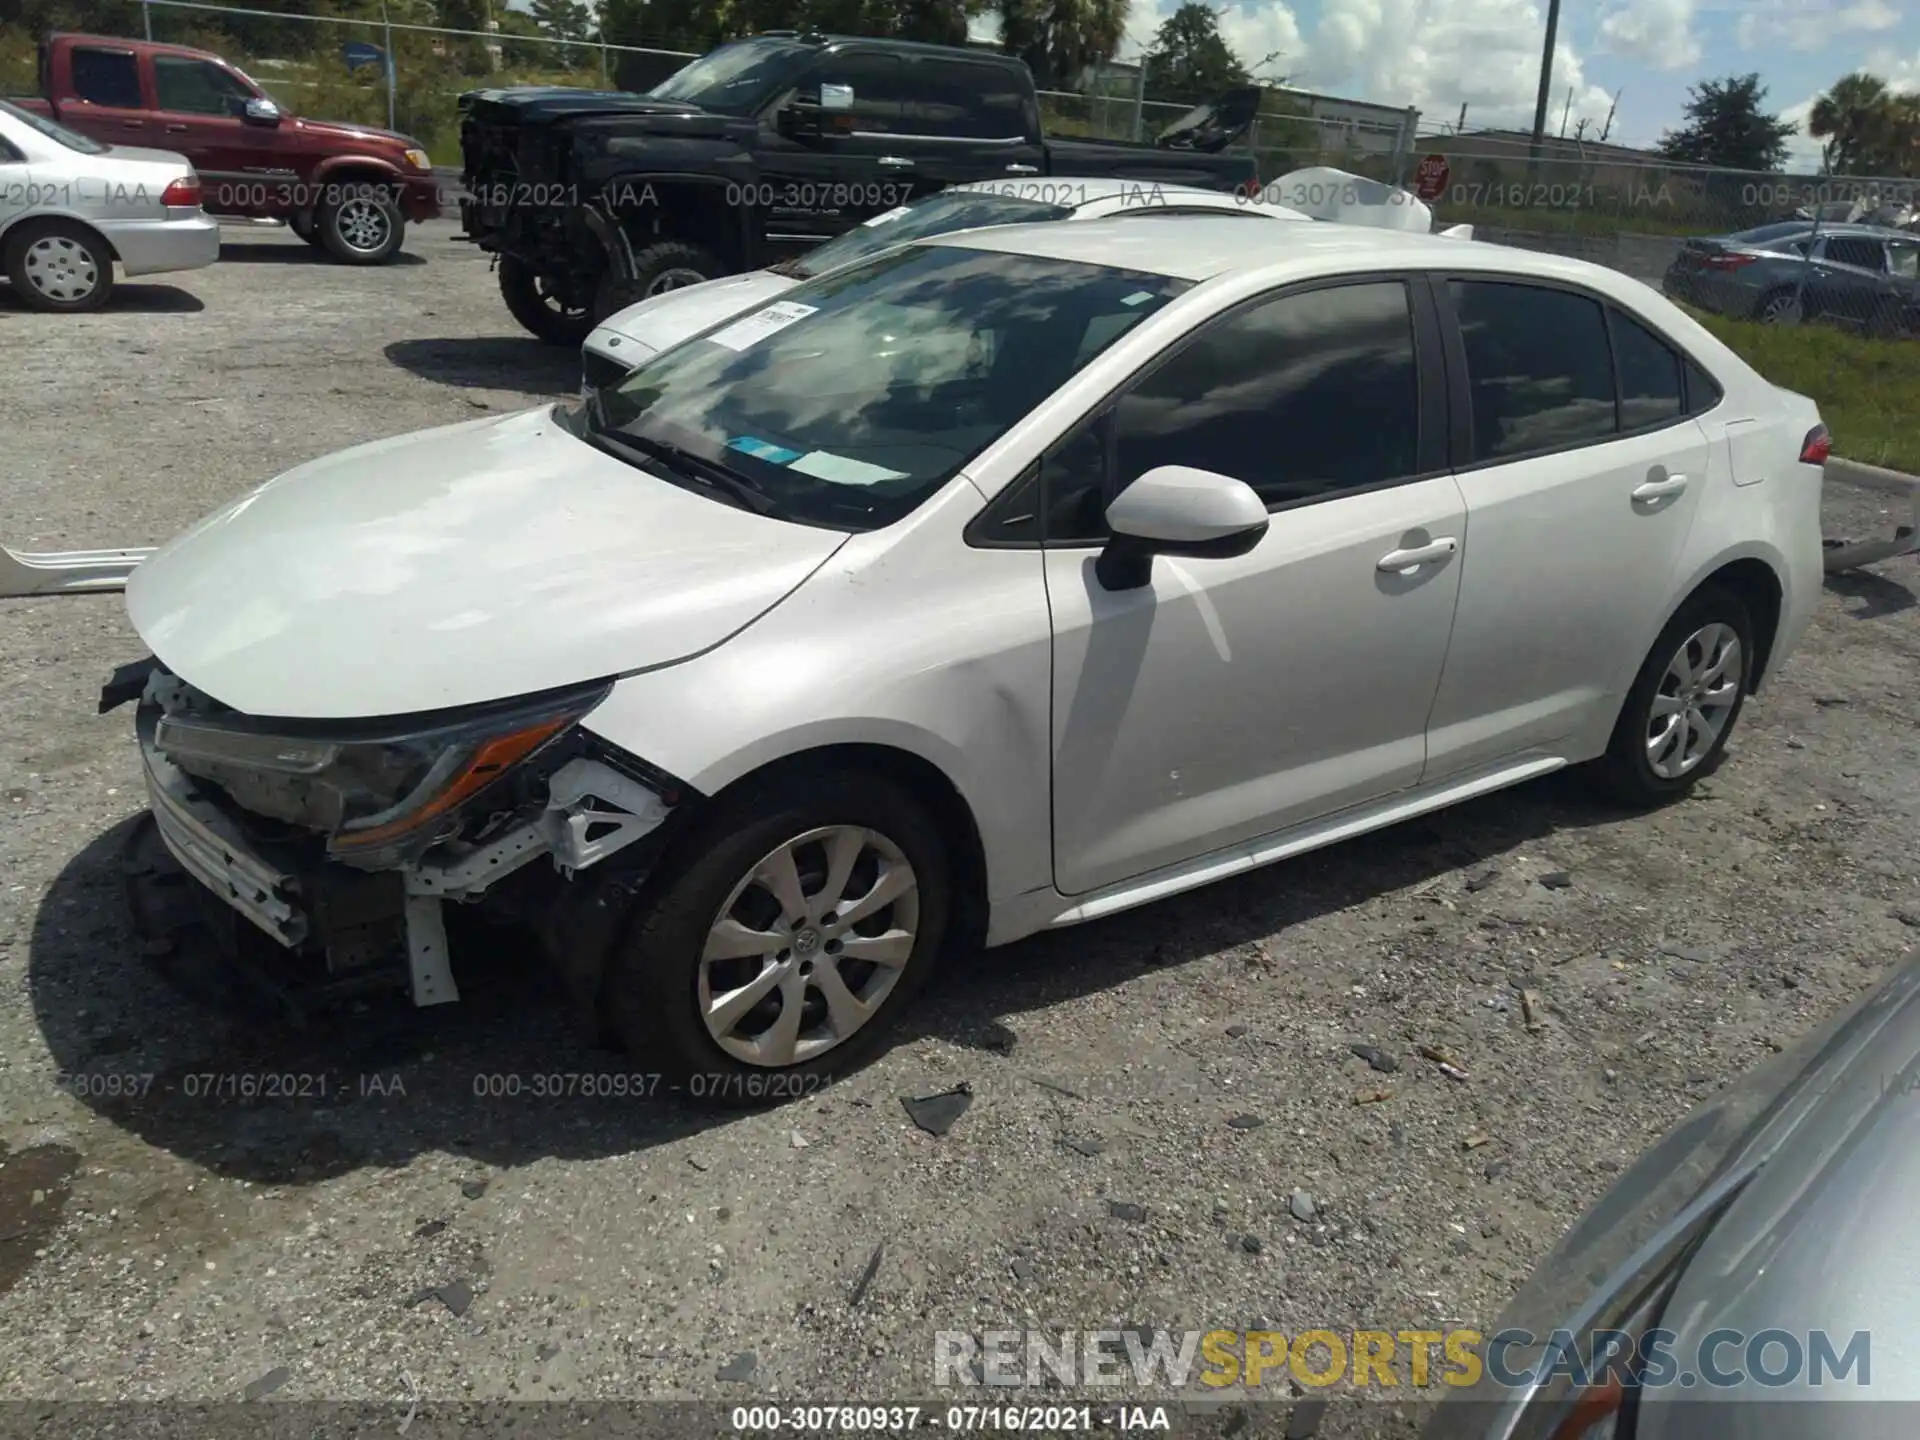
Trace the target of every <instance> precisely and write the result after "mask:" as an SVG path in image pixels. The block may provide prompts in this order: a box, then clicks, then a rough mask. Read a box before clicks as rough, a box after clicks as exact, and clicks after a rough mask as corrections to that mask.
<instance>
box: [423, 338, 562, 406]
mask: <svg viewBox="0 0 1920 1440" xmlns="http://www.w3.org/2000/svg"><path fill="white" fill-rule="evenodd" d="M385 353H386V357H387V359H388V360H390V361H392V362H393V363H394V364H395V365H398V366H399V367H400V368H401V369H402V370H407V371H410V372H412V373H413V374H415V375H418V376H419V377H420V378H421V379H422V380H431V381H433V382H434V383H435V384H436V385H453V386H457V387H459V388H461V389H464V390H520V391H524V392H525V393H527V394H529V395H557V396H565V397H567V398H569V399H571V398H573V397H574V396H576V395H578V394H579V393H580V352H579V350H578V349H576V348H574V347H572V346H558V345H546V344H542V343H541V342H540V341H538V340H535V339H533V338H532V337H531V336H528V337H521V336H517V335H473V336H460V337H457V338H449V339H444V340H396V341H394V342H393V343H392V344H391V345H389V346H387V348H386V352H385Z"/></svg>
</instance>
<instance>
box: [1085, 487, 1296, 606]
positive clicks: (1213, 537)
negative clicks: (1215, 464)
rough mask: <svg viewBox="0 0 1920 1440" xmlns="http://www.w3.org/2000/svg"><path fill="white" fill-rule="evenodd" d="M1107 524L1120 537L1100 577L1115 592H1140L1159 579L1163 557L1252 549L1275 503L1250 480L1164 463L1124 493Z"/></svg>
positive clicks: (1100, 565)
mask: <svg viewBox="0 0 1920 1440" xmlns="http://www.w3.org/2000/svg"><path fill="white" fill-rule="evenodd" d="M1107 528H1108V529H1109V530H1110V531H1112V532H1113V539H1112V540H1110V541H1108V542H1107V547H1106V549H1104V550H1102V551H1101V552H1100V558H1099V560H1098V561H1097V562H1096V563H1095V569H1094V574H1095V577H1096V578H1097V579H1098V580H1099V581H1100V583H1101V584H1102V585H1103V586H1105V587H1106V588H1107V589H1109V590H1133V589H1138V588H1139V587H1140V586H1142V585H1145V584H1146V583H1147V581H1148V580H1149V579H1150V578H1151V577H1152V572H1153V557H1154V556H1155V555H1182V556H1187V557H1190V558H1193V559H1218V560H1226V559H1231V558H1233V557H1234V556H1237V555H1245V554H1246V553H1247V552H1248V551H1249V550H1251V549H1253V547H1254V546H1256V545H1258V544H1259V543H1260V540H1261V537H1262V536H1264V535H1265V534H1266V533H1267V506H1266V502H1265V501H1263V500H1262V499H1261V498H1260V497H1259V495H1258V494H1256V493H1255V492H1254V489H1253V487H1252V486H1251V485H1248V484H1247V483H1246V482H1245V481H1243V480H1235V479H1233V478H1232V477H1230V476H1227V475H1217V474H1215V473H1214V472H1213V471H1211V470H1195V469H1192V468H1191V467H1189V466H1185V465H1162V466H1159V467H1158V468H1156V469H1153V470H1149V471H1147V473H1146V474H1144V475H1142V476H1141V477H1140V478H1139V479H1137V480H1135V481H1134V482H1133V483H1132V484H1131V485H1129V486H1127V488H1126V489H1124V490H1122V491H1121V492H1120V494H1119V497H1118V498H1117V499H1115V500H1114V502H1113V504H1111V505H1109V506H1108V507H1107Z"/></svg>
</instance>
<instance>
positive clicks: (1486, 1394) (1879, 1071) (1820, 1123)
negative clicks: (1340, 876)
mask: <svg viewBox="0 0 1920 1440" xmlns="http://www.w3.org/2000/svg"><path fill="white" fill-rule="evenodd" d="M1916 1188H1920V965H1916V964H1914V963H1912V962H1908V963H1906V964H1904V965H1902V966H1901V967H1900V968H1898V969H1897V970H1896V971H1895V972H1894V973H1893V975H1892V976H1891V977H1890V978H1888V979H1886V980H1885V981H1883V982H1882V984H1881V985H1880V986H1879V987H1877V988H1876V989H1874V990H1872V991H1871V992H1870V993H1869V994H1868V995H1867V996H1866V997H1865V998H1863V999H1861V1000H1860V1001H1858V1002H1857V1003H1856V1004H1855V1005H1854V1006H1853V1008H1852V1009H1850V1010H1848V1011H1847V1012H1846V1013H1844V1014H1843V1015H1841V1016H1840V1017H1839V1018H1838V1019H1836V1020H1834V1021H1831V1022H1830V1023H1829V1024H1827V1025H1826V1026H1825V1027H1823V1028H1821V1029H1819V1030H1816V1031H1815V1032H1813V1033H1812V1034H1811V1035H1809V1036H1808V1037H1806V1038H1805V1039H1804V1040H1802V1041H1801V1042H1800V1043H1799V1044H1797V1045H1795V1046H1793V1047H1791V1048H1790V1049H1788V1050H1787V1051H1786V1053H1784V1054H1782V1055H1779V1056H1776V1057H1775V1058H1774V1059H1773V1060H1772V1061H1770V1062H1769V1063H1767V1064H1765V1065H1762V1066H1761V1067H1760V1068H1758V1069H1756V1070H1755V1071H1753V1072H1752V1073H1750V1074H1749V1075H1748V1076H1746V1077H1745V1078H1744V1079H1742V1080H1739V1081H1736V1082H1735V1083H1734V1084H1733V1085H1731V1086H1729V1087H1727V1088H1726V1089H1724V1090H1722V1091H1721V1092H1720V1093H1719V1094H1718V1095H1717V1096H1715V1097H1714V1098H1713V1099H1712V1100H1710V1101H1709V1102H1708V1103H1707V1104H1705V1105H1703V1106H1701V1107H1700V1108H1699V1109H1698V1110H1695V1111H1694V1112H1693V1113H1692V1114H1691V1115H1689V1116H1687V1117H1686V1118H1685V1119H1684V1120H1682V1121H1681V1122H1680V1123H1679V1124H1678V1125H1677V1126H1675V1127H1674V1129H1673V1130H1672V1131H1670V1132H1669V1133H1668V1134H1667V1136H1666V1137H1665V1138H1664V1139H1662V1140H1660V1141H1659V1142H1658V1143H1656V1144H1655V1145H1654V1146H1653V1147H1652V1148H1651V1149H1649V1150H1648V1151H1647V1152H1646V1153H1645V1154H1644V1155H1642V1156H1641V1158H1640V1159H1639V1160H1638V1161H1637V1162H1636V1163H1635V1164H1634V1165H1633V1167H1632V1168H1631V1169H1629V1170H1628V1171H1627V1172H1626V1173H1625V1174H1624V1175H1622V1176H1621V1177H1620V1179H1619V1181H1618V1182H1617V1183H1616V1184H1615V1185H1614V1187H1613V1188H1612V1189H1611V1190H1609V1191H1608V1192H1607V1193H1606V1194H1605V1195H1604V1196H1602V1197H1601V1198H1600V1200H1599V1202H1598V1203H1597V1204H1595V1205H1594V1207H1593V1208H1592V1209H1590V1210H1589V1211H1587V1212H1586V1214H1585V1215H1584V1216H1583V1217H1582V1218H1581V1219H1580V1220H1579V1221H1578V1222H1577V1223H1576V1224H1575V1226H1574V1228H1573V1230H1572V1231H1571V1232H1569V1233H1568V1235H1567V1236H1566V1238H1565V1239H1564V1240H1562V1241H1561V1242H1560V1245H1559V1247H1558V1248H1557V1249H1556V1250H1555V1251H1554V1252H1553V1254H1552V1255H1550V1256H1549V1257H1548V1258H1547V1259H1546V1261H1544V1262H1543V1263H1542V1264H1541V1265H1540V1267H1539V1268H1538V1269H1537V1270H1536V1271H1535V1272H1534V1275H1533V1278H1532V1279H1530V1280H1529V1281H1527V1283H1526V1284H1525V1285H1523V1286H1522V1287H1521V1289H1520V1292H1519V1293H1518V1294H1517V1295H1516V1296H1515V1297H1514V1298H1513V1301H1512V1302H1511V1303H1510V1304H1509V1305H1508V1307H1507V1309H1506V1310H1505V1311H1504V1312H1503V1313H1502V1314H1501V1316H1500V1318H1499V1319H1498V1320H1497V1321H1496V1322H1495V1323H1494V1324H1493V1326H1492V1327H1490V1328H1489V1329H1488V1330H1487V1331H1486V1336H1487V1339H1486V1343H1485V1345H1484V1347H1483V1351H1484V1361H1485V1363H1484V1368H1483V1369H1482V1371H1481V1373H1480V1374H1479V1375H1478V1377H1477V1379H1475V1380H1474V1382H1473V1383H1470V1384H1461V1385H1460V1386H1459V1388H1455V1389H1450V1390H1448V1391H1447V1392H1446V1394H1445V1398H1444V1399H1443V1400H1442V1401H1441V1403H1440V1404H1439V1405H1438V1406H1436V1407H1435V1409H1434V1412H1433V1414H1432V1416H1431V1418H1430V1420H1429V1422H1428V1424H1427V1427H1426V1428H1425V1429H1424V1430H1423V1431H1422V1432H1421V1435H1422V1440H1573V1437H1576V1436H1577V1437H1579V1440H1767V1437H1772V1436H1781V1437H1789V1436H1790V1437H1792V1440H1866V1437H1869V1436H1872V1437H1875V1440H1895V1437H1899V1440H1906V1437H1908V1436H1911V1435H1913V1434H1915V1433H1916V1428H1915V1427H1916V1417H1917V1416H1920V1404H1916V1402H1920V1346H1916V1343H1915V1336H1914V1330H1913V1320H1914V1317H1915V1314H1916V1313H1920V1312H1917V1311H1916V1301H1915V1296H1916V1292H1915V1289H1914V1274H1915V1259H1914V1257H1915V1255H1916V1253H1920V1205H1916V1204H1915V1203H1914V1195H1915V1192H1916ZM1449 1383H1455V1382H1449Z"/></svg>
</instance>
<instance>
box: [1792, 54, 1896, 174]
mask: <svg viewBox="0 0 1920 1440" xmlns="http://www.w3.org/2000/svg"><path fill="white" fill-rule="evenodd" d="M1892 98H1893V96H1892V94H1891V92H1890V91H1889V90H1888V89H1887V82H1886V81H1884V80H1882V79H1881V78H1880V77H1879V76H1878V75H1869V74H1868V73H1867V72H1866V71H1864V70H1856V71H1855V72H1854V73H1853V74H1851V75H1843V76H1841V77H1840V79H1838V80H1836V81H1835V82H1834V85H1833V88H1832V89H1831V90H1829V91H1827V93H1826V94H1824V95H1822V96H1821V97H1820V98H1819V99H1817V100H1815V101H1814V102H1813V111H1812V113H1811V114H1809V115H1808V117H1807V133H1808V134H1810V135H1811V136H1813V138H1814V139H1816V140H1823V141H1825V142H1826V143H1825V144H1824V145H1823V146H1822V147H1821V154H1822V156H1823V158H1824V159H1825V162H1826V169H1827V171H1828V173H1830V174H1833V175H1858V174H1860V173H1861V172H1862V170H1863V169H1864V168H1867V165H1868V162H1869V161H1870V160H1872V159H1874V158H1877V157H1876V156H1875V153H1874V152H1875V151H1876V149H1877V147H1878V143H1879V140H1880V132H1881V131H1882V129H1883V128H1884V126H1885V123H1886V121H1887V118H1888V102H1889V101H1890V100H1891V99H1892Z"/></svg>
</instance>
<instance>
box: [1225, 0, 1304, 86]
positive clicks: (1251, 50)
mask: <svg viewBox="0 0 1920 1440" xmlns="http://www.w3.org/2000/svg"><path fill="white" fill-rule="evenodd" d="M1220 34H1221V37H1222V38H1223V39H1225V40H1226V42H1227V44H1229V45H1231V46H1232V47H1233V53H1234V54H1236V55H1238V56H1239V57H1240V62H1241V63H1242V64H1243V65H1246V66H1248V67H1250V68H1251V69H1253V70H1254V72H1255V74H1256V75H1257V76H1258V77H1259V78H1261V79H1274V80H1277V79H1279V78H1280V77H1281V76H1283V75H1284V76H1288V77H1291V76H1292V75H1293V73H1294V71H1295V70H1297V69H1299V68H1300V66H1301V64H1302V62H1303V61H1304V60H1305V58H1306V53H1307V46H1306V42H1305V41H1304V40H1303V39H1302V38H1301V35H1300V22H1299V20H1298V19H1296V18H1295V16H1294V13H1293V11H1292V9H1291V8H1290V7H1288V6H1286V5H1282V4H1260V3H1248V0H1238V3H1235V4H1232V5H1229V6H1228V7H1226V8H1225V9H1223V10H1222V11H1221V13H1220ZM1262 61H1266V62H1267V63H1266V64H1264V65H1263V64H1262V63H1261V62H1262Z"/></svg>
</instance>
